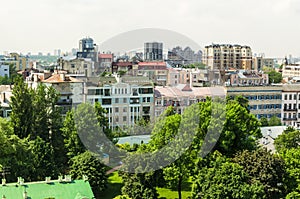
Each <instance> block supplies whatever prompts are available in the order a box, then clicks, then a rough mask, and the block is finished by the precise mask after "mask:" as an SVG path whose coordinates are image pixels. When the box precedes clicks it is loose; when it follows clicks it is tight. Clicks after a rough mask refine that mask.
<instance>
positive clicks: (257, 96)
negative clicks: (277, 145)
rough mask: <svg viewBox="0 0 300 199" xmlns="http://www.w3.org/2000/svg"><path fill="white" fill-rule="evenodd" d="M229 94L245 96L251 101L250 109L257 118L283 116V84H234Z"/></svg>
mask: <svg viewBox="0 0 300 199" xmlns="http://www.w3.org/2000/svg"><path fill="white" fill-rule="evenodd" d="M227 95H228V96H231V97H235V96H240V95H241V96H243V97H245V98H246V99H248V101H249V107H248V108H249V110H250V112H251V113H252V114H254V115H255V116H256V118H258V119H260V118H262V117H265V118H271V117H272V116H276V117H278V118H281V107H282V103H281V102H282V96H281V95H282V86H232V87H227Z"/></svg>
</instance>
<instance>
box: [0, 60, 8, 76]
mask: <svg viewBox="0 0 300 199" xmlns="http://www.w3.org/2000/svg"><path fill="white" fill-rule="evenodd" d="M0 76H1V77H5V76H6V77H9V65H4V64H3V65H2V64H1V63H0Z"/></svg>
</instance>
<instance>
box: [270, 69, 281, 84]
mask: <svg viewBox="0 0 300 199" xmlns="http://www.w3.org/2000/svg"><path fill="white" fill-rule="evenodd" d="M267 74H268V75H269V82H270V83H280V82H281V81H282V74H281V73H279V72H276V71H275V70H272V71H270V72H267Z"/></svg>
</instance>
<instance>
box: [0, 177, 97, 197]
mask: <svg viewBox="0 0 300 199" xmlns="http://www.w3.org/2000/svg"><path fill="white" fill-rule="evenodd" d="M24 191H26V192H27V196H28V198H31V199H40V198H58V199H59V198H63V199H92V198H94V194H93V192H92V189H91V187H90V184H89V182H88V181H84V180H73V181H71V182H70V183H67V182H62V183H60V182H58V180H56V181H54V180H53V181H50V182H49V183H46V182H31V183H25V184H24V185H19V184H18V185H17V183H10V184H7V185H5V186H3V185H2V186H1V185H0V197H2V196H3V195H5V197H6V199H23V198H24V197H23V194H24Z"/></svg>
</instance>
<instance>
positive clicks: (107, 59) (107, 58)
mask: <svg viewBox="0 0 300 199" xmlns="http://www.w3.org/2000/svg"><path fill="white" fill-rule="evenodd" d="M113 58H114V55H113V54H111V53H106V54H104V53H103V54H99V55H98V59H99V64H100V68H101V69H103V70H104V71H107V72H111V67H112V63H113Z"/></svg>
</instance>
